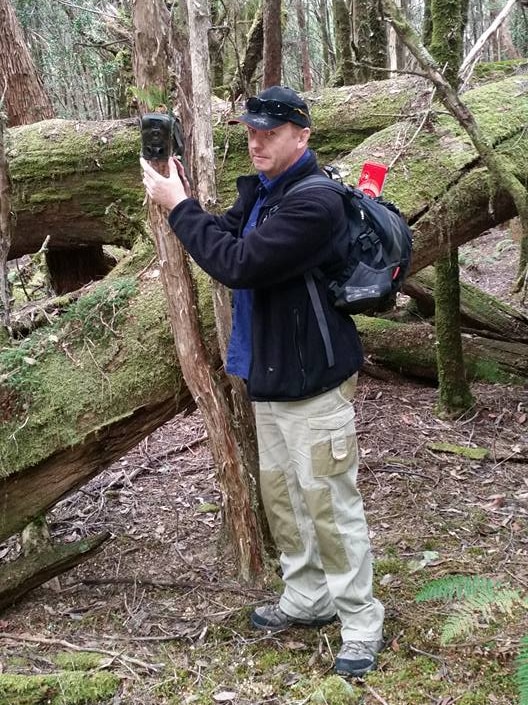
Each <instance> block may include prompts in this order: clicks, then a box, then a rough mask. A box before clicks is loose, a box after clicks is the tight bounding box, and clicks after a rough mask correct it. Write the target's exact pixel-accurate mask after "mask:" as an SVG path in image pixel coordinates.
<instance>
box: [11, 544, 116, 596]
mask: <svg viewBox="0 0 528 705" xmlns="http://www.w3.org/2000/svg"><path fill="white" fill-rule="evenodd" d="M109 538H110V534H109V533H108V532H104V533H101V534H98V535H97V536H93V537H91V538H87V539H82V540H81V541H74V542H72V543H64V544H57V545H55V546H52V547H50V548H46V549H44V550H42V551H31V552H30V553H29V555H27V556H21V557H20V558H17V559H16V560H14V561H11V562H9V563H6V564H4V565H3V566H2V567H0V610H2V609H4V608H5V607H8V606H9V605H11V604H13V603H14V602H15V601H16V600H19V599H20V598H21V597H23V595H25V594H26V593H27V592H29V590H32V589H33V588H34V587H36V586H37V585H42V583H45V582H47V581H48V580H50V579H51V578H53V577H55V576H56V575H60V574H61V573H64V571H66V570H69V569H70V568H73V566H75V565H79V563H82V562H84V561H86V560H87V559H88V558H91V557H92V556H93V555H94V553H96V552H97V551H98V550H100V549H101V548H102V546H103V544H104V543H105V542H106V541H107V540H108V539H109Z"/></svg>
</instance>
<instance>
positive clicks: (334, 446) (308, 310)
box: [141, 86, 383, 676]
mask: <svg viewBox="0 0 528 705" xmlns="http://www.w3.org/2000/svg"><path fill="white" fill-rule="evenodd" d="M233 122H237V123H242V124H244V125H245V126H246V129H247V135H248V147H249V154H250V157H251V160H252V162H253V165H254V167H255V168H256V170H257V172H258V174H257V175H254V176H243V177H240V178H239V179H238V180H237V188H238V193H239V195H238V199H237V200H236V202H235V204H234V206H233V207H232V208H231V209H229V210H228V211H227V212H226V214H225V215H224V216H214V215H211V214H209V213H207V212H205V211H203V210H202V208H201V207H200V205H199V204H198V202H197V201H195V200H194V199H192V198H189V197H188V195H187V194H188V193H189V189H188V184H186V183H185V178H184V177H183V172H182V169H181V166H178V165H177V164H176V163H175V162H170V163H169V177H168V178H165V177H162V176H160V175H159V174H158V173H157V172H156V171H155V170H154V169H152V168H151V167H150V165H149V164H148V163H147V162H145V161H144V160H141V165H142V167H143V170H144V179H143V180H144V184H145V187H146V189H147V192H148V194H149V196H150V197H151V198H152V199H153V200H154V201H155V202H157V203H159V204H161V205H162V206H164V207H166V208H167V209H168V210H169V211H170V213H169V216H168V217H169V223H170V225H171V227H172V229H173V230H174V232H175V234H176V236H177V237H178V238H179V239H180V240H181V242H182V243H183V245H184V247H185V248H186V250H187V251H188V252H189V253H190V255H191V256H192V257H193V259H194V260H195V261H196V262H197V263H198V264H199V265H200V266H201V267H202V268H203V269H204V270H205V271H206V272H208V273H209V274H210V275H211V276H212V277H214V278H215V279H217V280H218V281H220V282H222V283H223V284H225V285H226V286H229V287H231V288H232V289H234V290H235V291H234V302H233V306H234V310H233V332H232V336H231V341H230V345H229V351H228V359H227V365H226V368H227V371H228V372H229V373H231V374H236V375H239V376H241V377H242V378H243V379H245V380H246V381H247V388H248V393H249V396H250V398H251V399H252V400H253V402H254V408H255V415H256V425H257V436H258V446H259V460H260V475H261V489H262V497H263V502H264V506H265V509H266V514H267V517H268V521H269V524H270V528H271V531H272V533H273V536H274V539H275V541H276V544H277V547H278V548H279V550H280V551H281V567H282V575H283V580H284V592H283V594H282V596H281V598H280V600H279V602H278V603H277V604H273V605H265V606H262V607H258V608H257V609H255V611H254V612H253V614H252V615H251V622H252V624H253V626H254V627H256V628H257V629H263V630H270V631H278V630H281V629H284V628H286V627H289V626H294V625H303V626H314V627H317V626H322V625H325V624H328V623H330V622H332V621H333V620H334V619H335V618H336V616H338V617H339V619H340V621H341V625H342V629H341V636H342V640H343V645H342V647H341V650H340V651H339V653H338V655H337V658H336V664H335V667H336V670H337V672H338V673H341V674H344V675H352V676H361V675H363V674H364V673H366V672H367V671H370V670H372V669H373V668H375V666H376V657H377V654H378V651H379V650H380V648H381V645H382V626H383V607H382V605H381V604H380V603H379V602H378V601H377V600H376V599H375V598H374V597H373V596H372V565H371V555H370V545H369V538H368V531H367V525H366V521H365V516H364V512H363V505H362V500H361V496H360V494H359V492H358V490H357V487H356V476H357V469H358V453H357V443H356V434H355V427H354V408H353V404H352V398H353V395H354V391H355V386H356V380H357V372H358V370H359V368H360V366H361V364H362V351H361V344H360V341H359V338H358V334H357V331H356V328H355V325H354V323H353V321H352V319H351V318H350V317H348V316H346V315H343V314H342V313H339V312H338V311H336V310H335V309H334V308H333V307H332V305H331V303H330V302H329V300H328V296H327V289H326V286H327V284H326V279H325V276H324V275H325V274H328V275H329V276H330V275H331V273H332V272H333V273H335V272H338V271H339V270H340V269H341V268H342V266H343V264H344V262H345V259H346V252H347V235H346V227H345V223H346V220H345V213H344V207H343V203H342V200H341V196H339V194H336V193H334V192H331V191H328V190H327V189H324V188H320V189H318V188H314V189H310V190H309V191H304V192H300V193H296V194H292V195H291V196H290V197H288V189H289V188H290V187H291V186H292V185H293V184H294V183H296V182H298V181H299V180H300V179H302V178H304V177H306V176H308V175H311V174H317V173H320V170H319V168H318V166H317V163H316V159H315V156H314V154H313V153H312V152H311V151H310V150H309V149H308V139H309V137H310V114H309V110H308V106H307V105H306V103H305V102H304V101H303V100H302V99H301V97H300V96H299V95H297V94H296V93H295V92H294V91H293V90H291V89H290V88H287V87H283V86H273V87H272V88H268V89H266V90H264V91H263V92H262V93H260V94H259V95H258V96H257V97H254V98H250V99H249V100H248V101H247V103H246V112H245V113H244V114H243V115H241V116H240V117H239V118H238V119H237V120H235V121H233ZM182 178H183V182H182ZM314 271H316V272H317V273H318V274H317V275H316V276H314V277H313V279H312V280H311V281H312V286H313V287H315V288H316V292H315V295H314V292H313V290H312V293H310V291H309V287H308V285H307V279H305V274H306V273H308V272H314ZM322 273H324V274H322ZM316 309H318V310H317V311H316ZM321 318H324V321H325V324H324V325H323V326H321V325H320V323H321Z"/></svg>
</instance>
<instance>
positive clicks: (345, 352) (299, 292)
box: [169, 154, 363, 401]
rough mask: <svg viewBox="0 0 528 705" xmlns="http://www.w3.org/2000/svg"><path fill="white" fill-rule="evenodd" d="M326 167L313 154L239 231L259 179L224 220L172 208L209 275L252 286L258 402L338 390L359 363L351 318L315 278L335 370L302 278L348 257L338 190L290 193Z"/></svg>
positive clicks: (174, 221) (250, 181) (174, 223)
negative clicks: (253, 224)
mask: <svg viewBox="0 0 528 705" xmlns="http://www.w3.org/2000/svg"><path fill="white" fill-rule="evenodd" d="M317 173H320V171H319V168H318V166H317V163H316V160H315V156H314V155H312V154H311V155H310V158H309V159H308V160H307V161H306V162H305V163H304V164H303V165H302V166H301V167H300V168H299V169H298V170H294V173H293V174H292V176H291V178H286V179H284V180H281V181H280V182H279V184H277V187H276V188H275V189H274V190H273V191H272V193H271V194H270V195H269V197H268V199H267V201H266V203H265V205H264V206H263V208H261V211H260V216H259V220H258V223H257V226H256V227H255V228H254V229H253V230H251V231H250V232H249V233H247V234H246V236H245V237H244V238H242V237H241V233H242V229H243V227H244V224H245V223H246V221H247V218H248V216H249V213H250V212H251V208H252V206H253V204H254V203H255V201H256V199H257V195H258V187H259V185H260V180H259V178H258V177H257V176H241V177H239V179H238V180H237V188H238V192H239V196H238V199H237V200H236V202H235V204H234V205H233V207H232V208H230V209H229V210H228V211H227V212H226V213H225V215H223V216H214V215H211V214H210V213H207V212H205V211H204V210H202V208H201V206H200V205H199V203H198V202H197V201H196V200H194V199H186V200H185V201H183V202H182V203H180V204H179V205H177V206H176V207H175V208H174V209H173V210H172V211H171V213H170V214H169V223H170V226H171V228H172V229H173V231H174V232H175V234H176V235H177V237H178V238H179V240H180V241H181V242H182V244H183V246H184V247H185V249H186V250H187V251H188V252H189V254H190V255H191V257H192V258H193V259H194V260H195V262H197V264H198V265H199V266H200V267H201V268H202V269H204V270H205V271H206V272H207V273H208V274H210V275H211V276H212V277H214V278H215V279H217V280H218V281H219V282H221V283H222V284H225V285H226V286H228V287H230V288H231V289H237V288H240V289H253V290H254V299H253V319H252V338H253V357H252V362H251V369H250V373H249V379H248V381H247V384H248V393H249V396H250V397H251V399H253V400H255V401H293V400H297V399H303V398H307V397H311V396H315V395H317V394H320V393H321V392H324V391H326V390H328V389H332V388H334V387H336V386H338V385H339V384H341V382H343V381H344V380H345V379H347V378H348V377H350V376H351V375H352V374H353V373H354V372H356V371H357V370H358V369H359V368H360V367H361V364H362V362H363V355H362V350H361V343H360V340H359V336H358V334H357V331H356V327H355V325H354V322H353V321H352V319H351V318H350V317H349V316H346V315H343V314H342V313H340V312H338V311H336V310H335V309H334V308H333V306H332V305H331V303H330V301H329V300H328V296H327V293H326V292H327V282H326V279H325V278H324V277H320V276H318V277H316V278H315V283H316V286H317V288H318V291H319V298H320V300H321V304H322V307H323V311H324V316H325V318H326V322H327V325H328V331H329V334H330V340H331V343H332V348H333V352H334V362H333V365H332V366H329V363H328V360H327V355H326V351H325V347H324V344H323V338H322V335H321V330H320V327H319V324H318V322H317V318H316V315H315V312H314V307H313V305H312V302H311V300H310V296H309V293H308V288H307V285H306V281H305V278H304V274H305V273H306V272H310V271H313V270H317V271H318V272H319V271H322V272H325V273H326V274H328V275H330V274H331V273H332V272H337V271H339V269H340V268H341V267H342V265H343V263H344V261H345V259H346V253H347V235H346V227H345V225H346V220H345V212H344V207H343V203H342V200H341V196H340V195H339V194H337V193H334V192H332V191H329V190H327V189H324V188H321V189H315V188H314V189H310V190H309V191H306V192H301V193H296V194H294V195H292V196H290V197H288V196H287V195H286V194H287V191H288V188H289V187H290V186H292V185H293V184H294V183H296V182H297V181H299V180H300V179H302V178H304V177H305V176H309V175H311V174H317Z"/></svg>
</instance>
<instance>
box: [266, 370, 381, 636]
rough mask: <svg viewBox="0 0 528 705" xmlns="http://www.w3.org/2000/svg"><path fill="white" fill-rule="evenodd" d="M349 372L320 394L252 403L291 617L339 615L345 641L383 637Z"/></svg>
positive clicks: (285, 607) (268, 507)
mask: <svg viewBox="0 0 528 705" xmlns="http://www.w3.org/2000/svg"><path fill="white" fill-rule="evenodd" d="M356 383H357V375H354V376H353V377H351V378H350V379H349V380H347V381H346V382H343V384H341V385H340V386H339V387H337V388H335V389H332V390H330V391H328V392H324V393H323V394H320V395H319V396H317V397H313V398H311V399H305V400H301V401H294V402H255V415H256V422H257V434H258V445H259V458H260V480H261V490H262V498H263V502H264V507H265V509H266V515H267V517H268V521H269V524H270V529H271V532H272V534H273V537H274V539H275V542H276V544H277V547H278V548H279V550H280V551H281V566H282V573H283V580H284V583H285V588H284V592H283V594H282V597H281V599H280V607H281V609H282V610H283V611H284V612H286V614H288V615H290V616H291V617H297V618H302V619H311V618H314V617H321V618H323V617H329V616H331V615H333V614H335V613H336V611H337V613H338V615H339V618H340V620H341V624H342V630H341V635H342V638H343V641H354V640H374V639H380V638H381V633H382V626H383V614H384V610H383V606H382V605H381V603H380V602H379V601H378V600H376V599H375V598H374V597H373V595H372V561H371V552H370V542H369V537H368V529H367V524H366V520H365V514H364V511H363V502H362V499H361V495H360V494H359V492H358V489H357V487H356V478H357V471H358V451H357V440H356V431H355V425H354V407H353V404H352V399H353V396H354V392H355V388H356Z"/></svg>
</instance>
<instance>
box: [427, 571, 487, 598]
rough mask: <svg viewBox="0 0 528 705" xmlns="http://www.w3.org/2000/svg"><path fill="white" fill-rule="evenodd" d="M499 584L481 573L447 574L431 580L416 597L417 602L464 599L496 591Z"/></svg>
mask: <svg viewBox="0 0 528 705" xmlns="http://www.w3.org/2000/svg"><path fill="white" fill-rule="evenodd" d="M496 588H497V584H496V583H494V582H493V580H490V578H482V577H480V576H479V575H446V576H445V577H443V578H438V579H436V580H431V582H429V583H427V585H425V586H424V587H423V588H422V589H421V590H420V592H419V593H418V594H417V595H416V597H415V598H414V599H415V600H416V601H417V602H425V601H427V600H442V601H444V602H448V601H449V600H453V599H455V598H457V599H459V600H460V599H464V598H468V597H470V596H472V595H476V594H489V593H492V592H493V591H495V590H496Z"/></svg>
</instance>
